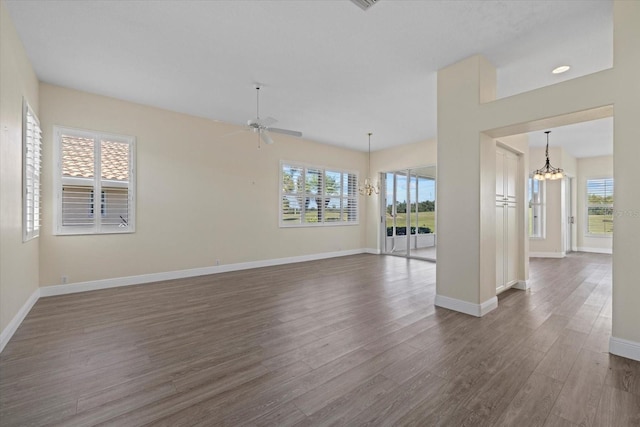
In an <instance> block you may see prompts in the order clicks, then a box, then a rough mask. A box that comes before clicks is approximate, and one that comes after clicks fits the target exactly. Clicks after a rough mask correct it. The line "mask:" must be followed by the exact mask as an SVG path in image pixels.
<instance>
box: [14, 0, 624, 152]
mask: <svg viewBox="0 0 640 427" xmlns="http://www.w3.org/2000/svg"><path fill="white" fill-rule="evenodd" d="M6 4H7V7H8V9H9V11H10V13H11V16H12V19H13V21H14V22H15V24H16V27H17V29H18V33H19V35H20V37H21V39H22V41H23V43H24V45H25V48H26V50H27V54H28V55H29V58H30V60H31V62H32V63H33V66H34V69H35V71H36V73H37V75H38V77H39V78H40V80H42V81H44V82H47V83H52V84H56V85H61V86H66V87H70V88H75V89H79V90H84V91H88V92H92V93H97V94H102V95H107V96H112V97H116V98H120V99H125V100H128V101H132V102H137V103H141V104H147V105H152V106H157V107H160V108H165V109H169V110H174V111H179V112H184V113H188V114H193V115H196V116H202V117H207V118H211V119H216V120H221V121H225V122H230V123H235V124H244V123H246V121H247V119H249V118H252V117H254V116H255V90H254V89H253V83H254V82H260V83H262V84H263V85H264V89H263V90H262V91H261V115H262V116H273V117H275V118H277V119H278V120H279V122H278V123H277V124H276V125H275V126H276V127H280V128H288V129H294V130H299V131H302V132H303V133H304V137H305V138H307V139H311V140H315V141H318V142H322V143H327V144H333V145H338V146H344V147H349V148H353V149H358V150H366V149H367V132H369V131H371V132H373V133H374V135H373V137H372V139H371V145H372V150H378V149H382V148H386V147H390V146H394V145H399V144H405V143H410V142H417V141H421V140H424V139H427V138H432V137H435V136H436V72H437V70H438V69H440V68H442V67H445V66H447V65H449V64H452V63H454V62H456V61H458V60H461V59H464V58H466V57H468V56H470V55H473V54H475V53H481V54H484V55H485V56H486V57H487V58H488V59H489V60H490V61H492V62H493V64H494V65H495V66H496V67H497V69H498V92H499V95H500V96H501V97H502V96H508V95H512V94H515V93H519V92H523V91H526V90H530V89H533V88H537V87H541V86H545V85H549V84H552V83H556V82H559V81H562V80H566V79H570V78H575V77H578V76H581V75H585V74H589V73H592V72H595V71H599V70H602V69H606V68H609V67H611V66H612V3H611V1H609V0H600V1H598V0H595V1H580V0H568V1H473V0H472V1H403V0H381V1H379V2H378V3H377V4H376V5H374V6H373V7H371V8H370V9H369V10H368V11H366V12H365V11H362V10H361V9H359V8H358V7H357V6H355V5H354V4H353V3H351V2H350V1H348V0H322V1H320V0H316V1H311V0H306V1H304V0H300V1H275V0H274V1H264V0H262V1H248V0H245V1H88V0H84V1H48V0H35V1H17V0H8V1H7V2H6ZM560 64H569V65H571V66H572V69H571V70H570V71H569V72H567V73H565V74H562V75H552V74H551V73H550V71H551V69H552V68H554V67H555V66H557V65H560ZM580 126H582V125H575V130H576V132H580ZM590 126H595V125H590ZM580 133H581V138H580V140H581V141H582V143H581V144H582V146H583V147H586V146H588V145H589V141H591V139H590V138H589V135H591V134H597V133H599V131H597V130H596V132H593V129H592V132H580ZM554 136H555V134H554ZM276 139H277V138H276ZM558 139H560V138H558ZM594 141H595V139H594ZM596 142H601V141H600V140H597V141H596ZM557 143H558V145H560V144H561V141H560V140H558V141H557ZM592 143H593V142H592ZM576 153H577V154H578V157H583V155H582V154H581V153H582V152H581V151H580V149H577V150H576Z"/></svg>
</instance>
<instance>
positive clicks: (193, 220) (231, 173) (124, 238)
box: [40, 84, 366, 286]
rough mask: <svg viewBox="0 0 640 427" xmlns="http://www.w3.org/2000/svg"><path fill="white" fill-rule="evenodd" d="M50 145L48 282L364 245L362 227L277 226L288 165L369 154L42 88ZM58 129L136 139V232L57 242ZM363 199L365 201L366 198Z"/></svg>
mask: <svg viewBox="0 0 640 427" xmlns="http://www.w3.org/2000/svg"><path fill="white" fill-rule="evenodd" d="M40 111H41V114H40V116H41V117H40V119H41V122H42V123H41V124H42V129H43V141H44V159H43V162H44V169H43V176H44V182H43V193H44V194H45V195H46V196H45V199H44V200H43V206H44V212H45V216H44V218H43V220H44V225H43V233H42V234H43V236H42V237H41V251H42V252H41V253H42V257H41V259H40V283H41V285H42V286H48V285H54V284H60V283H61V277H62V276H67V277H68V280H69V283H77V282H83V281H90V280H98V279H107V278H117V277H124V276H132V275H140V274H146V273H157V272H165V271H174V270H182V269H190V268H197V267H207V266H213V265H215V262H216V260H217V259H219V260H220V263H221V265H223V264H233V263H240V262H250V261H259V260H269V259H275V258H284V257H292V256H299V255H309V254H317V253H324V252H334V251H340V250H352V249H361V248H363V247H364V245H365V224H366V209H361V211H360V225H356V226H335V227H313V228H309V227H307V228H279V226H278V204H279V193H278V185H279V167H280V160H288V161H297V162H305V163H310V164H314V165H321V166H331V167H335V168H342V169H349V170H356V171H360V175H361V176H363V175H364V173H365V171H366V154H365V153H362V152H355V151H350V150H346V149H341V148H337V147H331V146H327V145H322V144H317V143H314V142H310V141H307V140H304V139H298V138H293V137H288V136H284V135H274V139H275V140H276V143H275V144H273V145H269V146H265V145H263V146H262V148H261V149H258V148H257V140H256V135H254V134H252V133H249V132H243V133H241V134H237V135H234V136H230V137H225V138H222V137H221V135H224V134H226V133H229V132H232V131H235V130H238V129H239V128H237V127H235V126H232V125H228V124H222V123H216V122H214V121H211V120H206V119H202V118H196V117H192V116H187V115H184V114H178V113H174V112H170V111H165V110H160V109H157V108H151V107H146V106H142V105H137V104H132V103H129V102H125V101H120V100H116V99H112V98H107V97H102V96H97V95H93V94H88V93H84V92H79V91H75V90H70V89H65V88H62V87H57V86H51V85H47V84H42V85H41V86H40ZM54 125H61V126H68V127H76V128H83V129H91V130H99V131H104V132H110V133H117V134H125V135H132V136H135V137H136V138H137V153H136V157H137V165H136V168H137V188H136V197H137V204H136V214H137V218H136V232H135V233H133V234H120V235H93V236H54V235H53V234H52V230H53V218H52V210H53V195H54V194H55V192H54V189H53V188H52V176H53V170H52V165H53V157H52V156H53V150H52V146H53V140H52V128H53V126H54ZM360 201H361V203H363V198H360Z"/></svg>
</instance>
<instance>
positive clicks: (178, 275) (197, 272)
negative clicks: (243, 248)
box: [40, 249, 368, 297]
mask: <svg viewBox="0 0 640 427" xmlns="http://www.w3.org/2000/svg"><path fill="white" fill-rule="evenodd" d="M362 253H368V252H367V249H351V250H345V251H337V252H323V253H319V254H311V255H300V256H295V257H287V258H275V259H268V260H262V261H250V262H240V263H236V264H226V265H216V266H210V267H200V268H191V269H188V270H176V271H166V272H161V273H150V274H141V275H137V276H126V277H117V278H113V279H102V280H91V281H88V282H77V283H69V284H66V285H50V286H43V287H41V288H40V296H42V297H50V296H55V295H65V294H73V293H76V292H86V291H95V290H98V289H107V288H116V287H119V286H130V285H141V284H144V283H152V282H160V281H163V280H174V279H184V278H187V277H195V276H205V275H207V274H217V273H226V272H229V271H238V270H248V269H251V268H260V267H270V266H274V265H282V264H292V263H296V262H304V261H314V260H318V259H325V258H335V257H341V256H347V255H356V254H362Z"/></svg>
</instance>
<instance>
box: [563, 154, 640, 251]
mask: <svg viewBox="0 0 640 427" xmlns="http://www.w3.org/2000/svg"><path fill="white" fill-rule="evenodd" d="M611 177H613V156H602V157H589V158H584V159H578V179H577V183H578V185H577V193H576V196H577V197H576V200H577V208H578V209H577V215H576V220H577V224H578V229H577V241H578V250H586V251H602V252H605V253H610V252H611V249H612V247H613V239H612V237H610V236H609V237H589V236H587V235H586V228H587V210H586V207H585V206H586V203H587V201H586V195H587V194H586V191H587V179H590V178H611ZM638 250H639V251H640V249H638Z"/></svg>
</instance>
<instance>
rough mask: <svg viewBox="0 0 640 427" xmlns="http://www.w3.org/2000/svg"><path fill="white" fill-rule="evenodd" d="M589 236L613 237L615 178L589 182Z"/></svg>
mask: <svg viewBox="0 0 640 427" xmlns="http://www.w3.org/2000/svg"><path fill="white" fill-rule="evenodd" d="M586 224H587V230H586V232H587V234H588V235H592V236H611V235H613V178H602V179H588V180H587V221H586Z"/></svg>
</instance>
